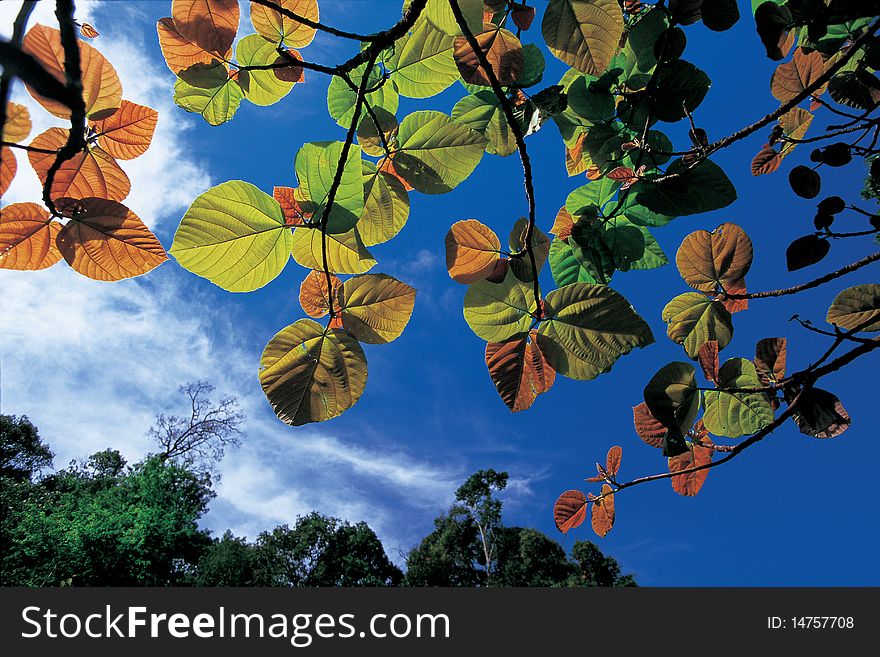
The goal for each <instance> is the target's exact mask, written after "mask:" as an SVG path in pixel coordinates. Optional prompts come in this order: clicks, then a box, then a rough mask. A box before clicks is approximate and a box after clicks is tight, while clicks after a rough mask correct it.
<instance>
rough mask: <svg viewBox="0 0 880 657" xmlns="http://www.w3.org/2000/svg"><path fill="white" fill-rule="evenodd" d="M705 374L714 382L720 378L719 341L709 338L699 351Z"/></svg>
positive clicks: (699, 358) (698, 356)
mask: <svg viewBox="0 0 880 657" xmlns="http://www.w3.org/2000/svg"><path fill="white" fill-rule="evenodd" d="M697 360H698V361H699V363H700V368H701V369H702V370H703V375H704V376H705V377H706V378H707V379H709V380H710V381H712V382H713V383H714V382H715V381H717V380H718V342H716V341H715V340H709V341H708V342H706V343H704V344H703V346H701V347H700V350H699V351H698V352H697Z"/></svg>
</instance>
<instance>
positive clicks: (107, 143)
mask: <svg viewBox="0 0 880 657" xmlns="http://www.w3.org/2000/svg"><path fill="white" fill-rule="evenodd" d="M158 119H159V113H158V112H157V111H156V110H154V109H152V108H151V107H145V106H143V105H138V104H137V103H132V102H130V101H127V100H123V101H122V104H121V105H120V106H119V109H118V110H116V111H115V112H114V113H113V114H111V115H110V116H109V117H107V118H106V119H103V120H101V121H95V122H93V123H92V125H91V127H92V130H94V131H95V133H97V138H98V143H99V144H100V145H101V147H102V148H103V149H104V150H105V151H106V152H107V154H108V155H110V156H111V157H115V158H116V159H118V160H132V159H134V158H136V157H138V156H139V155H143V154H144V153H146V152H147V149H148V148H149V147H150V142H151V141H152V140H153V132H154V131H155V130H156V122H157V121H158Z"/></svg>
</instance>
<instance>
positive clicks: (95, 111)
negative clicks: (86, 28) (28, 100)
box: [22, 24, 122, 119]
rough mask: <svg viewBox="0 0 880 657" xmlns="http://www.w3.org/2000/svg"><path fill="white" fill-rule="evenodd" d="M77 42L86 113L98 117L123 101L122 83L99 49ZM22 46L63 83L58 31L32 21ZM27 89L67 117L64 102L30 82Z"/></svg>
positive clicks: (64, 75) (61, 115)
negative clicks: (36, 88)
mask: <svg viewBox="0 0 880 657" xmlns="http://www.w3.org/2000/svg"><path fill="white" fill-rule="evenodd" d="M77 45H78V46H79V59H80V69H81V71H82V97H83V102H84V103H85V107H86V115H88V116H94V117H99V116H100V115H101V113H102V112H105V111H108V110H113V109H116V108H117V107H119V103H121V102H122V84H121V83H120V82H119V76H118V75H116V70H115V69H114V68H113V66H112V65H111V64H110V62H108V61H107V60H106V59H105V58H104V56H103V55H102V54H101V53H100V52H98V51H97V50H96V49H95V48H93V47H92V46H90V45H89V44H88V43H86V42H85V41H80V40H77ZM22 50H24V51H25V52H27V53H29V54H31V55H33V56H34V57H35V58H36V59H37V60H38V61H39V62H40V64H42V65H43V68H45V69H46V71H48V72H49V73H50V74H51V75H52V76H54V77H55V78H57V79H58V81H59V82H61V83H62V84H64V83H65V80H66V78H67V76H66V74H65V72H64V48H63V47H62V45H61V32H59V31H58V30H56V29H54V28H51V27H46V26H45V25H39V24H37V25H34V26H33V27H32V28H31V29H30V30H28V33H27V34H26V35H25V37H24V41H23V42H22ZM27 89H28V92H29V93H30V94H31V96H33V97H34V100H36V101H37V102H38V103H40V105H42V106H43V107H44V108H45V109H46V110H47V111H48V112H49V113H51V114H53V115H54V116H57V117H58V118H60V119H67V118H70V108H69V107H67V105H65V104H63V103H61V102H58V101H57V100H52V99H49V98H45V97H43V96H41V95H39V94H38V93H37V92H36V91H34V90H33V89H32V88H31V87H30V86H28V88H27Z"/></svg>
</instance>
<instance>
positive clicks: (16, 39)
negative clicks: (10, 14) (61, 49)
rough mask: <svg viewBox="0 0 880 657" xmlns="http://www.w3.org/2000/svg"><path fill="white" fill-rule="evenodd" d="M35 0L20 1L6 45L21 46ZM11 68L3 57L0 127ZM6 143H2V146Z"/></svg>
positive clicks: (4, 115)
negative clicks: (10, 36) (10, 35)
mask: <svg viewBox="0 0 880 657" xmlns="http://www.w3.org/2000/svg"><path fill="white" fill-rule="evenodd" d="M36 4H37V2H36V0H25V2H22V3H21V9H19V10H18V15H17V16H16V17H15V22H14V23H13V24H12V38H11V39H10V40H9V42H8V45H10V46H12V47H14V48H18V49H20V48H21V42H22V41H23V40H24V31H25V29H26V28H27V22H28V19H29V18H30V15H31V12H32V11H33V10H34V7H35V6H36ZM12 76H13V73H12V70H11V69H10V68H9V66H8V64H7V61H6V59H5V58H4V59H3V75H2V76H0V129H2V127H3V126H4V125H6V103H7V102H9V92H10V89H11V88H12ZM5 145H6V144H5V143H4V146H5Z"/></svg>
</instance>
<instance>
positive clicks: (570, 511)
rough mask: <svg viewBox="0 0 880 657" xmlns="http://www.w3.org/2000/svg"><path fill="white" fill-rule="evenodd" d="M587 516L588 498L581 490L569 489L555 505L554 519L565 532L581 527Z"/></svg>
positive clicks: (557, 527) (559, 528) (560, 529)
mask: <svg viewBox="0 0 880 657" xmlns="http://www.w3.org/2000/svg"><path fill="white" fill-rule="evenodd" d="M586 517H587V498H586V496H585V495H584V494H583V493H582V492H580V491H579V490H567V491H565V492H564V493H563V494H562V495H560V496H559V499H557V500H556V503H555V504H554V505H553V520H554V521H555V522H556V529H558V530H559V531H561V532H562V533H563V534H565V533H567V532H568V530H570V529H576V528H577V527H580V525H581V523H583V521H584V520H585V519H586Z"/></svg>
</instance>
